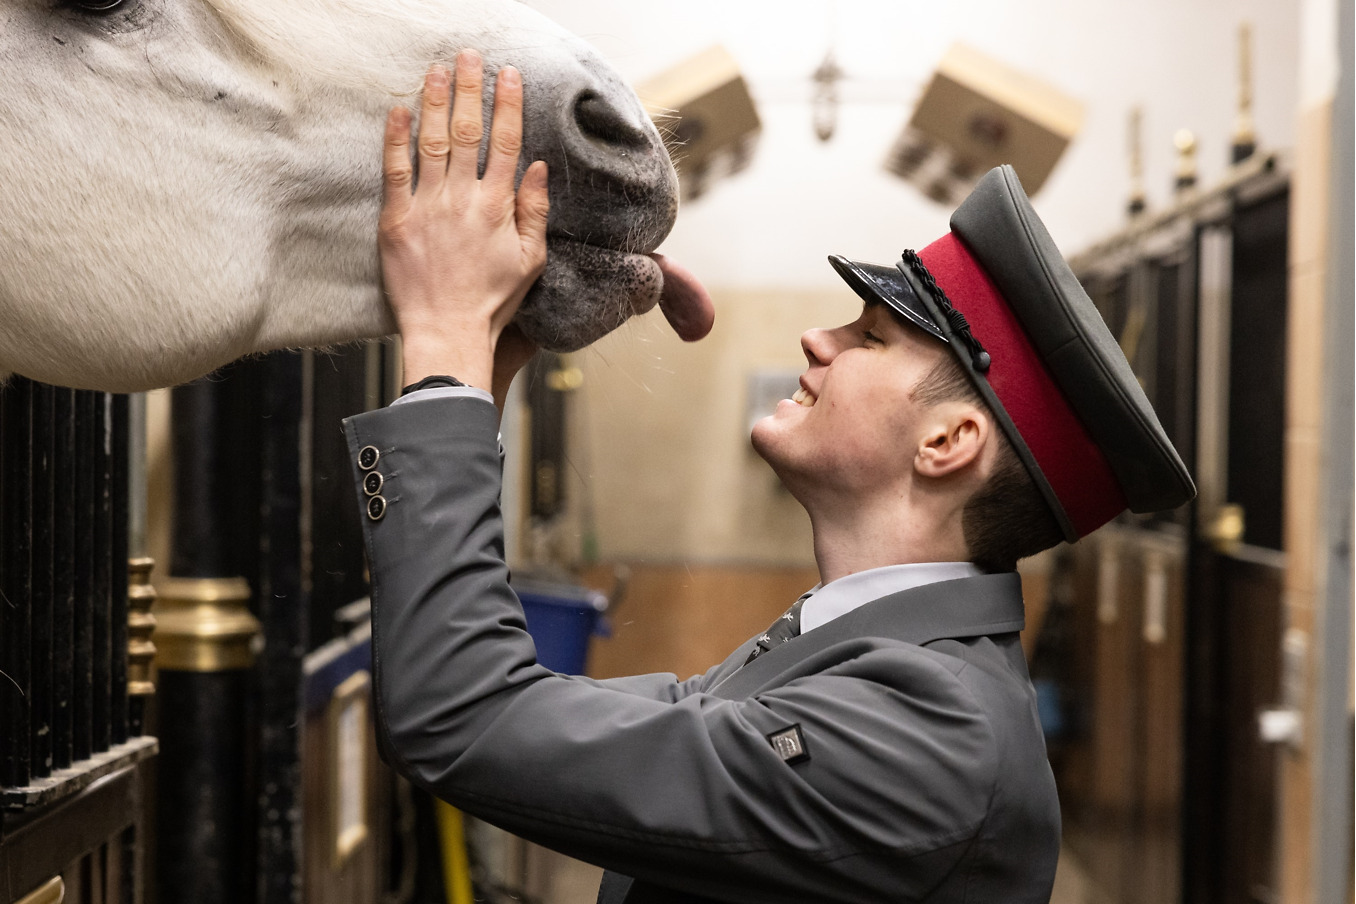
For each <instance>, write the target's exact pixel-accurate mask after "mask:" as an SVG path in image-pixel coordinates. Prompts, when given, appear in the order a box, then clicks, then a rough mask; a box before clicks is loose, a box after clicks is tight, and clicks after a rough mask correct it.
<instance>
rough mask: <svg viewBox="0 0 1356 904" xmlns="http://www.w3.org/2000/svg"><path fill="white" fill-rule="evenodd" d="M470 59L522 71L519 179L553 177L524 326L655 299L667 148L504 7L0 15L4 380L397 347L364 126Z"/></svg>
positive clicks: (694, 307)
mask: <svg viewBox="0 0 1356 904" xmlns="http://www.w3.org/2000/svg"><path fill="white" fill-rule="evenodd" d="M463 47H474V48H476V49H478V50H479V51H480V52H481V54H482V56H483V57H484V59H485V62H486V69H487V70H489V71H493V70H496V69H498V68H499V67H500V66H502V65H505V64H508V63H512V64H513V65H515V66H517V67H518V68H519V69H520V70H521V71H522V74H523V82H524V86H525V102H524V108H525V123H524V148H523V154H522V164H521V166H522V167H523V168H525V167H526V165H527V163H529V162H531V161H532V160H534V159H544V160H546V161H547V163H548V164H549V165H550V172H551V201H552V207H551V218H550V223H549V225H548V237H549V238H548V242H549V244H548V264H547V269H546V272H545V274H544V275H543V276H542V278H541V280H540V281H539V282H538V283H537V285H535V286H534V287H533V289H532V291H531V292H530V293H529V295H528V298H527V299H526V301H525V302H524V304H523V307H522V310H521V312H520V314H519V323H520V325H521V326H522V327H523V328H524V330H525V332H527V334H528V335H529V336H530V337H531V338H533V339H534V340H536V341H537V342H538V343H539V344H541V345H543V346H545V347H547V348H551V349H554V350H558V351H566V350H572V349H576V348H579V347H582V346H584V345H586V344H588V343H589V342H592V341H593V340H594V339H597V338H598V337H600V336H601V335H603V334H604V333H606V332H608V331H609V330H611V329H614V328H615V327H616V326H618V325H619V324H620V323H622V322H623V321H625V320H626V319H627V318H628V317H630V316H631V315H633V314H636V313H640V312H643V311H646V310H648V309H649V308H651V307H652V306H654V304H655V303H656V302H658V301H659V300H660V295H661V285H662V284H663V282H664V276H665V274H666V272H669V271H668V270H667V268H665V267H662V266H661V264H660V263H659V262H657V259H656V258H654V257H651V256H650V255H648V252H650V251H653V250H654V248H655V247H656V246H657V245H658V244H659V243H660V241H662V240H663V238H664V237H665V235H666V234H667V233H668V231H669V229H670V228H671V226H672V224H673V219H674V215H675V212H676V206H677V201H676V197H677V194H676V180H675V177H674V173H673V167H672V165H671V163H670V161H669V158H668V156H667V154H666V153H665V151H664V147H663V144H662V142H661V141H660V139H659V136H658V134H657V132H656V130H655V128H654V126H653V125H652V124H651V122H650V120H649V118H648V117H647V116H646V115H645V112H644V110H643V108H642V107H641V105H640V104H639V102H638V101H637V100H636V98H635V96H634V94H633V93H632V92H631V91H630V90H629V89H627V88H626V87H625V86H624V84H623V83H622V81H621V80H620V78H619V77H618V76H617V75H616V74H615V73H614V72H612V71H611V70H610V69H609V68H608V67H607V66H606V65H605V64H604V63H603V62H602V61H601V60H600V59H599V58H598V56H597V55H596V54H595V53H594V52H593V51H592V50H591V49H590V48H589V47H588V46H587V45H586V44H584V43H583V42H581V41H579V40H578V39H576V38H574V37H572V36H571V35H569V34H568V33H566V32H565V31H563V30H562V29H560V28H559V27H558V26H556V25H554V24H553V23H551V22H550V21H548V20H547V19H545V18H543V17H542V16H540V15H539V14H537V13H535V12H534V11H532V10H530V9H529V8H527V7H526V6H524V5H522V4H521V3H518V2H514V0H288V2H285V3H278V2H276V0H64V2H63V3H60V4H58V3H47V2H35V0H0V82H2V83H3V84H4V85H5V88H4V90H3V91H0V377H3V376H4V375H5V374H7V373H10V372H17V373H20V374H23V375H25V376H29V377H32V378H34V379H38V380H43V381H46V382H52V383H59V384H63V385H70V386H78V387H87V388H98V389H106V390H118V391H130V390H137V389H144V388H149V387H153V386H163V385H169V384H172V383H177V382H182V381H184V380H187V379H191V378H193V377H196V376H199V375H201V374H204V373H207V372H209V371H211V370H213V369H215V368H216V367H218V366H220V365H222V364H224V363H226V362H228V361H231V360H233V359H235V358H238V357H240V356H242V355H246V354H250V353H253V352H259V351H264V350H269V349H275V348H283V347H315V346H324V345H331V344H335V343H339V342H344V341H348V340H352V339H357V338H363V337H372V336H381V335H385V334H388V333H390V332H392V331H393V329H394V324H393V321H392V319H391V316H390V312H389V310H388V309H387V307H386V305H385V303H384V301H383V300H382V296H381V290H380V274H379V270H378V260H377V255H376V242H375V236H376V221H377V209H378V204H379V193H380V184H381V175H380V146H381V135H382V122H383V120H384V117H385V112H386V110H387V109H388V108H389V107H390V106H391V105H392V104H395V103H406V104H408V105H409V106H411V108H414V107H415V106H416V103H417V91H418V87H419V85H420V83H421V78H422V75H423V73H424V71H425V69H426V68H427V66H428V64H429V63H430V62H432V61H435V60H440V61H447V62H450V61H451V59H452V58H453V57H454V55H455V54H456V52H457V51H458V50H460V49H461V48H463ZM488 83H489V80H487V84H488ZM487 94H488V91H487ZM490 102H491V98H489V97H487V98H486V116H487V117H488V115H489V104H490ZM669 282H670V283H671V284H674V285H677V284H680V283H682V282H683V279H682V277H681V274H680V275H679V276H677V277H671V278H670V280H669ZM688 288H690V285H689V286H688ZM693 294H694V293H692V292H691V291H683V287H682V286H681V285H677V288H676V289H673V290H672V291H669V292H666V293H665V303H664V304H665V310H666V313H668V314H670V320H671V321H673V322H674V324H675V327H676V328H678V329H679V331H680V333H685V334H686V337H687V338H694V337H695V336H696V335H698V334H700V333H704V332H705V329H707V328H709V323H710V318H709V307H708V308H706V309H704V310H703V309H702V307H701V304H702V303H701V302H694V301H692V297H693ZM670 299H672V304H670V303H669V301H670Z"/></svg>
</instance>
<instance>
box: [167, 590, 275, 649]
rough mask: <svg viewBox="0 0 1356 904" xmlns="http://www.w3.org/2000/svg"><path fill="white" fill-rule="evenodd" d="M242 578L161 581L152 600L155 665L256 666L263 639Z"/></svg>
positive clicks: (248, 591)
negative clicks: (257, 651) (154, 614)
mask: <svg viewBox="0 0 1356 904" xmlns="http://www.w3.org/2000/svg"><path fill="white" fill-rule="evenodd" d="M249 600H250V585H249V584H248V583H247V582H246V581H245V579H244V578H239V577H236V578H179V577H170V578H165V579H164V580H163V581H161V582H160V587H159V599H157V601H156V606H155V610H156V621H157V626H156V631H155V642H156V646H157V647H159V651H158V652H157V654H156V666H157V667H158V668H159V669H160V670H161V672H164V671H167V670H168V671H178V672H222V671H229V670H232V669H247V668H249V667H250V666H252V665H253V664H254V658H255V645H256V643H257V642H258V638H259V637H260V635H261V626H260V624H259V620H258V619H257V618H255V617H254V615H253V614H251V612H250V610H249V608H248V605H247V604H248V603H249Z"/></svg>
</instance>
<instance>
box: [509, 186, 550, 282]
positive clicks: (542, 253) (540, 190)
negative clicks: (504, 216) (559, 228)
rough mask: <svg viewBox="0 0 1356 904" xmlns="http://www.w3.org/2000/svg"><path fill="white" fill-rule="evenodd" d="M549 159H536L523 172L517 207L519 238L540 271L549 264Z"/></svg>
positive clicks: (533, 264) (532, 263) (524, 249)
mask: <svg viewBox="0 0 1356 904" xmlns="http://www.w3.org/2000/svg"><path fill="white" fill-rule="evenodd" d="M546 176H547V173H546V161H544V160H537V161H534V162H533V164H532V165H531V166H529V167H528V168H527V172H526V173H523V181H522V184H521V185H519V186H518V202H517V209H516V211H515V214H516V217H517V221H518V238H519V240H520V241H521V242H522V247H523V251H524V253H525V254H527V255H528V256H529V258H530V260H529V263H530V264H531V266H533V267H534V268H535V269H537V270H538V271H540V270H541V268H543V267H545V266H546V220H547V217H548V216H549V215H550V213H551V196H550V193H549V192H548V191H547V188H546Z"/></svg>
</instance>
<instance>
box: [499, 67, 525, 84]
mask: <svg viewBox="0 0 1356 904" xmlns="http://www.w3.org/2000/svg"><path fill="white" fill-rule="evenodd" d="M499 73H500V75H502V76H503V79H504V84H505V85H509V86H510V87H514V88H516V87H517V86H518V85H521V84H522V83H523V77H522V76H521V75H520V74H519V73H518V70H517V69H514V68H513V67H512V66H505V67H504V68H503V69H500V70H499Z"/></svg>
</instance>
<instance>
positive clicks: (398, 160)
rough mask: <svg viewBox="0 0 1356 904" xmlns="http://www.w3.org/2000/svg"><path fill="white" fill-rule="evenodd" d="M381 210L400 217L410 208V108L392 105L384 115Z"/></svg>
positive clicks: (411, 170) (386, 214)
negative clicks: (384, 134) (384, 133)
mask: <svg viewBox="0 0 1356 904" xmlns="http://www.w3.org/2000/svg"><path fill="white" fill-rule="evenodd" d="M381 170H382V192H383V203H382V214H383V216H384V217H394V218H397V219H399V218H401V217H403V216H404V215H405V212H406V211H407V210H409V208H410V183H411V182H413V181H414V166H413V164H411V162H410V111H409V110H406V109H405V108H404V107H395V108H394V109H392V110H391V112H390V113H388V114H387V116H386V139H385V142H384V144H383V147H382V158H381Z"/></svg>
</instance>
